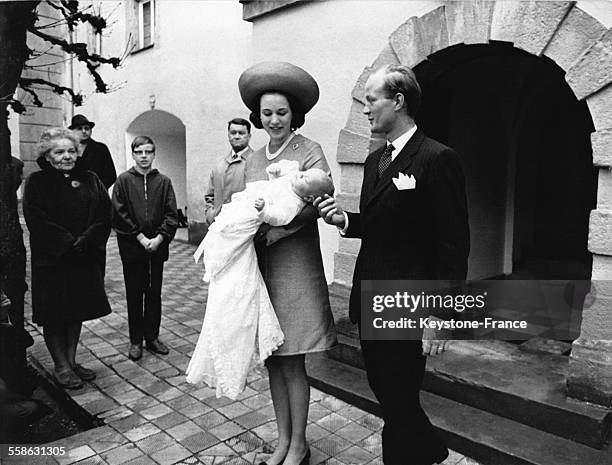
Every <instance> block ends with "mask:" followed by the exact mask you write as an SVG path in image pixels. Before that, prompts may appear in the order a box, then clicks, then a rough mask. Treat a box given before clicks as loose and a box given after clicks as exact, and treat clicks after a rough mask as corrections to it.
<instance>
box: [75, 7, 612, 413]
mask: <svg viewBox="0 0 612 465" xmlns="http://www.w3.org/2000/svg"><path fill="white" fill-rule="evenodd" d="M98 7H99V8H102V10H103V13H105V15H106V16H107V17H109V18H110V22H111V27H110V28H109V30H108V31H107V32H106V33H105V34H104V36H102V37H98V38H96V37H92V36H91V34H88V33H87V31H81V32H80V33H81V34H83V37H84V40H88V41H90V43H92V44H93V45H94V46H98V47H100V50H101V51H102V53H103V54H104V55H116V56H125V60H124V63H123V67H122V68H121V69H120V70H118V71H109V72H108V73H107V74H105V78H106V80H107V82H109V83H111V85H113V86H115V90H114V91H113V92H111V93H110V94H107V95H96V94H93V93H92V92H89V96H88V98H87V100H86V104H85V106H84V107H83V108H82V109H79V110H78V111H79V112H82V113H84V114H86V115H87V116H88V117H89V118H90V119H91V120H94V121H96V128H95V130H94V138H97V139H100V140H102V141H103V142H105V143H106V144H107V145H109V147H110V149H111V152H112V154H113V157H114V160H115V164H116V167H117V170H118V171H122V170H124V169H126V168H128V167H129V166H130V165H131V159H130V153H129V143H130V141H131V139H132V138H133V136H135V135H137V134H146V135H149V136H151V137H153V139H154V140H155V141H156V142H157V145H158V155H157V160H156V163H157V166H158V167H159V168H160V170H161V171H163V172H165V173H166V174H168V175H170V177H171V178H172V181H173V183H174V185H175V188H176V191H177V197H178V204H179V207H180V208H184V207H187V212H188V216H189V225H190V227H189V237H190V239H191V240H192V241H194V242H196V241H198V240H199V239H200V238H201V237H202V235H203V234H204V233H205V228H204V227H203V218H204V215H203V197H204V192H205V189H206V187H207V184H208V175H209V172H210V170H211V168H212V166H213V165H214V163H215V162H216V160H218V158H219V157H221V156H223V155H224V154H225V153H226V151H227V149H228V144H227V137H226V122H227V120H229V119H231V118H233V117H235V116H242V117H246V116H247V115H248V112H247V110H246V109H245V108H244V106H243V104H242V102H241V101H240V97H239V94H238V89H237V81H238V77H239V75H240V73H241V72H242V71H243V70H244V69H246V68H247V67H248V66H250V65H251V64H253V63H256V62H259V61H264V60H281V61H289V62H292V63H294V64H296V65H298V66H301V67H302V68H304V69H306V70H307V71H308V72H309V73H311V74H312V75H313V77H314V78H315V79H316V80H317V82H318V84H319V87H320V91H321V92H320V94H321V96H320V100H319V102H318V104H317V105H316V106H315V107H314V108H313V110H312V111H311V112H310V113H309V114H308V115H307V117H306V123H305V125H304V126H303V128H301V129H300V132H301V133H303V134H304V135H306V136H308V137H310V138H312V139H314V140H316V141H317V142H319V143H320V144H321V146H322V147H323V150H324V153H325V155H326V157H327V159H328V161H329V163H330V166H331V168H332V174H333V177H334V181H335V184H336V186H337V191H338V193H339V196H340V198H341V201H342V203H343V205H344V206H345V207H346V208H347V209H350V210H354V211H356V210H357V208H358V198H359V188H360V185H361V180H362V168H363V161H364V160H365V157H366V156H367V154H368V152H369V151H370V150H371V149H372V148H373V147H375V146H376V145H377V144H379V143H380V141H379V140H377V139H375V138H373V137H372V135H371V134H370V130H369V125H368V122H367V119H366V118H365V117H364V116H363V114H362V109H363V105H364V104H363V87H364V83H365V81H366V79H367V77H368V76H369V74H370V73H371V72H372V70H373V69H375V68H377V67H379V66H381V65H384V64H389V63H403V64H407V65H409V66H411V67H413V68H414V69H415V72H416V74H417V77H418V78H419V81H420V82H421V84H422V87H423V95H424V97H423V105H422V109H421V111H420V113H419V115H418V118H417V124H418V125H419V126H420V127H422V128H423V129H424V130H425V131H426V133H428V134H429V135H430V136H432V137H434V138H436V139H438V140H440V141H441V142H444V143H446V144H448V145H450V146H452V147H453V148H455V149H456V150H457V151H458V152H459V153H460V154H461V155H462V158H463V160H464V163H465V169H466V176H467V179H468V186H467V188H468V199H469V210H470V228H471V232H472V252H471V254H470V263H469V269H470V277H471V278H478V279H480V278H495V277H500V276H512V277H515V278H525V279H548V280H553V279H577V280H581V279H582V280H588V279H593V280H597V298H596V299H595V301H594V303H593V304H592V305H590V306H589V308H588V312H587V311H584V312H583V314H582V323H581V327H580V333H579V337H578V338H577V339H576V340H575V341H574V342H573V347H572V353H571V357H570V371H569V375H568V379H567V384H568V392H569V394H570V395H571V396H574V397H577V398H580V399H584V400H588V401H592V402H595V403H599V404H602V405H606V406H610V405H612V323H610V321H612V319H611V318H610V312H611V311H612V288H611V286H610V282H612V174H611V173H612V171H611V169H610V168H611V167H612V155H611V154H612V117H611V115H612V98H611V95H612V85H610V83H611V81H612V65H611V64H610V60H609V54H610V49H611V47H612V45H611V44H612V39H611V37H612V35H611V34H610V27H611V26H612V2H610V1H608V0H602V1H579V2H557V1H546V2H541V1H469V2H468V1H464V2H462V1H393V0H389V1H360V0H355V1H350V0H346V1H332V0H330V1H317V2H309V1H299V0H279V1H275V2H254V1H247V0H243V1H242V2H241V3H238V2H233V1H232V2H229V1H218V2H216V1H207V2H189V1H185V2H181V1H161V0H127V1H123V2H117V3H115V2H102V3H101V4H99V6H98ZM74 81H75V83H77V85H79V86H80V87H81V88H82V89H83V90H84V91H85V93H88V91H90V90H91V87H89V88H88V85H89V84H88V81H87V80H86V79H85V75H84V72H82V71H80V70H78V69H75V70H74ZM88 89H89V90H88ZM265 140H266V138H265V136H264V134H263V131H256V132H255V134H254V136H253V139H252V145H253V147H254V148H258V147H260V146H261V145H262V144H263V143H264V142H265ZM320 231H321V236H322V242H321V246H322V251H323V257H324V264H325V268H326V273H327V276H328V280H329V281H330V282H331V283H332V290H333V292H336V293H337V294H338V295H342V293H343V292H345V291H346V289H347V287H348V283H350V280H351V275H352V270H353V264H354V261H355V257H356V253H357V251H358V248H359V243H358V241H356V240H349V239H340V238H339V236H338V234H337V231H336V230H335V228H331V227H327V226H326V225H323V224H321V225H320ZM574 298H575V299H576V300H578V301H580V300H583V299H584V294H582V295H577V296H575V297H574Z"/></svg>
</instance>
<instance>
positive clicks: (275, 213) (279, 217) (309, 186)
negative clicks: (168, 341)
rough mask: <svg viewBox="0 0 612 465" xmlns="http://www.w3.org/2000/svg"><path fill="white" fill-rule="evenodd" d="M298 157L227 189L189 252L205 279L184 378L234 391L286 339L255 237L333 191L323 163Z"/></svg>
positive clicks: (218, 390)
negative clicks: (309, 165) (228, 197)
mask: <svg viewBox="0 0 612 465" xmlns="http://www.w3.org/2000/svg"><path fill="white" fill-rule="evenodd" d="M298 166H299V165H298V162H297V161H293V162H291V161H287V160H282V161H280V162H278V163H274V164H271V165H270V166H269V167H268V169H267V172H268V176H269V180H267V181H256V182H252V183H248V184H247V186H246V189H245V190H244V191H242V192H238V193H236V194H234V195H233V196H232V201H231V202H230V203H227V204H225V205H224V206H223V207H222V208H221V211H220V213H219V215H218V216H217V217H216V219H215V221H214V222H213V224H212V225H211V226H210V228H209V230H208V233H207V235H206V237H205V238H204V239H203V240H202V242H201V244H200V246H199V247H198V249H197V250H196V252H195V254H194V258H195V260H196V262H197V261H198V260H199V258H200V256H202V254H203V255H204V266H205V269H206V273H205V275H204V280H205V281H209V283H210V284H209V288H208V301H207V304H206V313H205V315H204V323H203V325H202V331H201V333H200V337H199V339H198V342H197V344H196V348H195V350H194V353H193V356H192V358H191V361H190V362H189V366H188V367H187V381H188V382H190V383H194V384H195V383H198V382H200V381H205V382H206V383H207V384H209V385H210V386H212V387H216V393H217V397H221V396H222V395H225V396H227V397H230V398H233V399H235V398H236V397H237V396H238V395H239V394H240V393H241V392H242V391H243V390H244V385H245V383H246V377H247V374H248V371H249V369H250V368H251V366H252V365H253V364H254V363H257V362H263V361H264V360H265V359H266V358H267V357H268V356H269V355H270V354H272V352H273V351H275V350H276V349H277V348H278V347H279V346H280V345H281V344H282V343H283V341H284V335H283V333H282V331H281V328H280V325H279V323H278V319H277V318H276V314H275V313H274V309H273V308H272V304H271V302H270V297H269V296H268V291H267V289H266V285H265V283H264V281H263V278H262V276H261V273H260V272H259V267H258V264H257V255H256V254H255V246H254V244H253V237H254V236H255V233H256V232H257V230H258V229H259V226H261V224H262V223H268V224H270V225H271V226H285V225H287V224H289V223H290V222H291V220H292V219H293V218H294V217H295V216H296V215H297V214H298V213H299V212H300V211H301V210H302V208H304V206H305V205H306V203H308V202H312V201H313V200H314V199H316V198H317V197H319V196H323V195H324V194H329V195H331V194H332V193H333V189H334V188H333V183H332V181H331V178H330V177H329V175H328V174H327V173H325V172H324V171H323V170H320V169H317V168H313V169H309V170H306V171H298Z"/></svg>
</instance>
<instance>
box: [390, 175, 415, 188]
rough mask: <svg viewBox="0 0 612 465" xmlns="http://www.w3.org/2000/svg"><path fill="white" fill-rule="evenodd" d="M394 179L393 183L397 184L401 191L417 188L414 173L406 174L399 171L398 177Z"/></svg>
mask: <svg viewBox="0 0 612 465" xmlns="http://www.w3.org/2000/svg"><path fill="white" fill-rule="evenodd" d="M392 179H393V184H395V187H397V190H399V191H404V190H411V189H416V179H415V178H414V176H413V175H412V174H411V175H406V174H404V173H398V175H397V178H392Z"/></svg>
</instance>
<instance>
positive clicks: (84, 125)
mask: <svg viewBox="0 0 612 465" xmlns="http://www.w3.org/2000/svg"><path fill="white" fill-rule="evenodd" d="M95 125H96V123H94V122H93V121H89V120H88V119H87V118H86V117H85V116H83V115H74V117H73V118H72V122H71V123H70V126H68V129H71V130H72V131H73V132H74V134H75V135H76V136H77V138H78V139H79V157H80V158H79V163H80V164H81V166H83V167H84V168H85V169H87V170H90V171H93V172H94V173H96V174H97V175H98V177H99V178H100V180H101V181H102V184H104V186H105V187H106V188H107V189H108V188H109V187H110V186H112V185H113V183H114V182H115V181H116V179H117V172H116V171H115V164H114V163H113V157H112V156H111V154H110V151H109V150H108V147H107V146H106V145H105V144H103V143H102V142H98V141H97V140H93V139H92V138H91V132H92V129H93V127H94V126H95Z"/></svg>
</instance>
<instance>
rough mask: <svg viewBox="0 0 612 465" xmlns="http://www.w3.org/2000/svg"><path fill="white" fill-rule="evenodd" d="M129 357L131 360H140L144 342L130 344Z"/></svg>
mask: <svg viewBox="0 0 612 465" xmlns="http://www.w3.org/2000/svg"><path fill="white" fill-rule="evenodd" d="M128 357H129V358H130V360H140V359H141V357H142V344H132V345H130V351H129V352H128Z"/></svg>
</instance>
